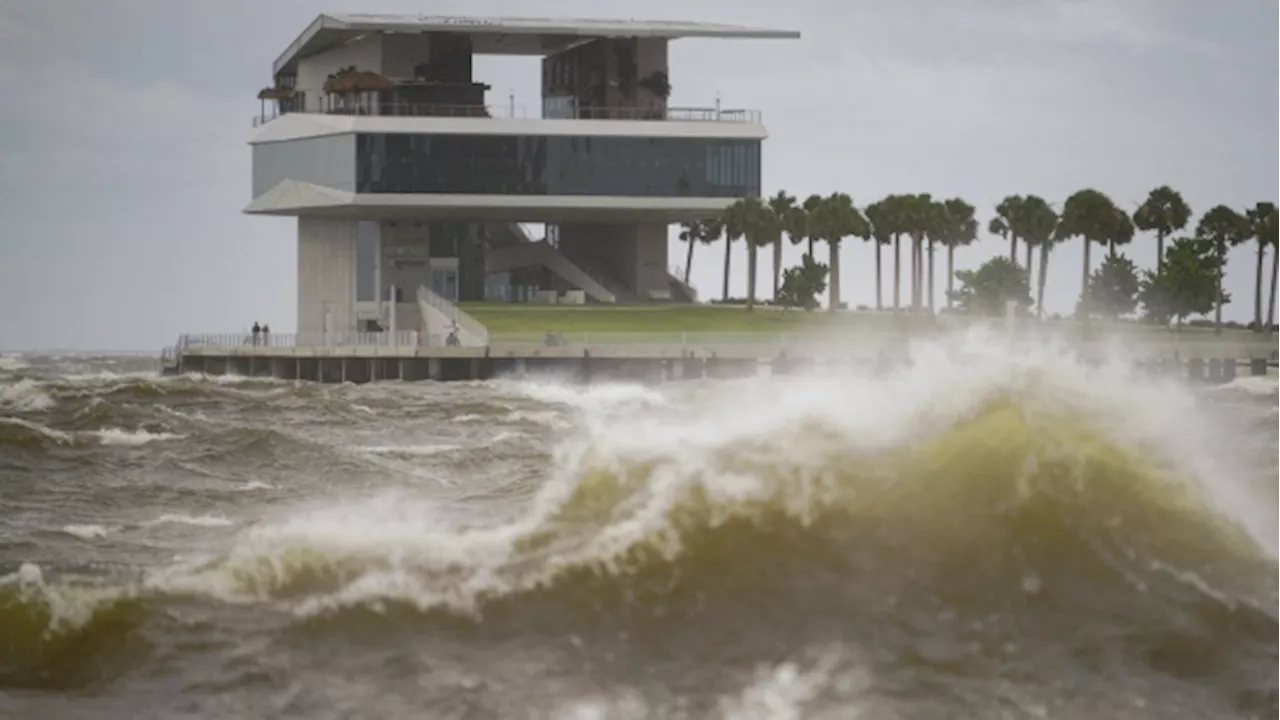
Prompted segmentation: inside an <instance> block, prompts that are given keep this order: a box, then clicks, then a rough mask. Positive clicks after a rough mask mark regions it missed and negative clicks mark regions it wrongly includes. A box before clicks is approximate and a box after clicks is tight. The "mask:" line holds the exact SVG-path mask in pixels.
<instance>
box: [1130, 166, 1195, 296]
mask: <svg viewBox="0 0 1280 720" xmlns="http://www.w3.org/2000/svg"><path fill="white" fill-rule="evenodd" d="M1188 222H1191V207H1190V206H1189V205H1187V202H1186V201H1185V200H1183V199H1182V195H1181V194H1180V193H1178V191H1177V190H1174V189H1173V188H1171V187H1169V186H1168V185H1161V186H1160V187H1158V188H1156V189H1155V190H1152V191H1151V193H1150V194H1148V195H1147V199H1146V201H1145V202H1143V203H1142V205H1140V206H1139V207H1138V209H1137V210H1135V211H1134V213H1133V224H1134V225H1135V226H1137V228H1138V229H1139V230H1142V231H1143V232H1152V231H1155V234H1156V275H1159V274H1160V271H1161V270H1162V269H1163V268H1164V239H1165V238H1167V237H1169V236H1170V235H1172V234H1173V233H1175V232H1178V231H1180V230H1182V229H1183V228H1185V227H1186V226H1187V223H1188Z"/></svg>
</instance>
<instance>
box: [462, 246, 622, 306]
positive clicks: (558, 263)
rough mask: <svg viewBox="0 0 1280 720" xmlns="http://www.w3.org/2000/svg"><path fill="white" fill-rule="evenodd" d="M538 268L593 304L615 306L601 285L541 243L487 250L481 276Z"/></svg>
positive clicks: (598, 281)
mask: <svg viewBox="0 0 1280 720" xmlns="http://www.w3.org/2000/svg"><path fill="white" fill-rule="evenodd" d="M530 266H541V267H545V268H546V269H548V270H550V271H551V272H553V273H555V274H556V275H559V276H560V278H561V279H563V280H564V281H565V282H567V283H569V284H570V285H573V286H574V287H577V288H580V289H581V290H582V291H583V292H585V293H586V294H587V296H588V297H590V298H591V299H593V300H595V301H596V302H602V303H615V302H617V301H618V296H617V294H616V293H614V292H613V291H611V290H610V289H609V288H607V287H605V285H604V283H602V282H600V280H599V279H597V278H596V277H594V276H592V275H591V274H590V273H588V272H587V271H586V270H584V269H582V268H581V267H579V266H578V265H576V264H574V263H573V261H571V260H569V258H567V257H565V256H564V254H563V253H561V252H560V251H559V250H557V249H555V248H553V247H551V245H550V244H549V243H547V241H545V240H540V241H538V242H523V243H518V244H511V245H507V246H505V247H494V248H490V249H489V251H488V252H487V253H486V254H485V272H490V273H494V272H503V271H506V270H514V269H515V268H522V267H530Z"/></svg>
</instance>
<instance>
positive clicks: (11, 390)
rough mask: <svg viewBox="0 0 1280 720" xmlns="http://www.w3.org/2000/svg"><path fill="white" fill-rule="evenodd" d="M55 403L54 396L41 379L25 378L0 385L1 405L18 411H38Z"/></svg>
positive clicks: (46, 408)
mask: <svg viewBox="0 0 1280 720" xmlns="http://www.w3.org/2000/svg"><path fill="white" fill-rule="evenodd" d="M53 405H54V401H53V398H52V397H50V396H49V394H48V393H47V392H45V385H44V383H42V382H40V381H39V380H32V379H31V378H23V379H22V380H19V381H18V382H16V383H14V384H12V385H3V386H0V407H3V408H7V409H12V410H16V411H17V412H38V411H40V410H48V409H49V408H51V407H53Z"/></svg>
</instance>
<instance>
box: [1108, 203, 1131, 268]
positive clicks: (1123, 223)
mask: <svg viewBox="0 0 1280 720" xmlns="http://www.w3.org/2000/svg"><path fill="white" fill-rule="evenodd" d="M1131 242H1133V221H1132V220H1130V219H1129V213H1127V212H1125V211H1123V210H1121V209H1120V208H1116V224H1115V226H1114V227H1112V229H1111V236H1110V237H1108V238H1107V253H1108V254H1109V255H1110V256H1111V257H1115V256H1116V246H1117V245H1128V244H1129V243H1131Z"/></svg>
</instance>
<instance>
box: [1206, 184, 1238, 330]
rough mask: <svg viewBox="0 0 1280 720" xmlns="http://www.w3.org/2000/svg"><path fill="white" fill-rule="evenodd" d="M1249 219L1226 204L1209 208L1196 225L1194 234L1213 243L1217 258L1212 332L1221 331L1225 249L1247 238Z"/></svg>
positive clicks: (1225, 264)
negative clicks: (1216, 287)
mask: <svg viewBox="0 0 1280 720" xmlns="http://www.w3.org/2000/svg"><path fill="white" fill-rule="evenodd" d="M1249 230H1250V228H1249V221H1248V219H1246V218H1245V216H1243V215H1241V214H1240V213H1238V212H1236V211H1235V210H1232V209H1231V208H1229V207H1227V206H1226V205H1216V206H1214V207H1213V208H1210V210H1209V212H1207V213H1205V214H1204V216H1203V217H1201V218H1200V222H1199V223H1198V224H1197V225H1196V236H1197V237H1198V238H1199V239H1201V240H1204V241H1208V242H1210V243H1212V244H1213V252H1214V255H1216V256H1217V258H1218V290H1217V297H1216V298H1215V299H1214V307H1213V332H1214V333H1215V334H1221V333H1222V277H1223V275H1224V274H1225V273H1226V266H1227V251H1228V249H1230V248H1232V247H1235V246H1236V245H1239V244H1240V243H1242V242H1244V241H1245V240H1248V239H1249Z"/></svg>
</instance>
